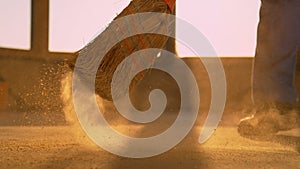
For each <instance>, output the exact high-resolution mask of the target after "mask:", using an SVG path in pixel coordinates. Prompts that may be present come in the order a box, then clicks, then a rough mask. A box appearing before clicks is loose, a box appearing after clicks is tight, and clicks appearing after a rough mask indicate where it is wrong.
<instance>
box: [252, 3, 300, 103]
mask: <svg viewBox="0 0 300 169" xmlns="http://www.w3.org/2000/svg"><path fill="white" fill-rule="evenodd" d="M257 38H258V39H257V49H256V56H255V60H254V70H253V100H254V103H255V104H259V103H261V102H266V101H276V102H282V103H292V104H293V103H296V102H297V98H298V94H297V91H296V89H295V86H294V75H295V67H296V55H297V49H298V47H299V42H300V0H262V6H261V11H260V23H259V27H258V36H257Z"/></svg>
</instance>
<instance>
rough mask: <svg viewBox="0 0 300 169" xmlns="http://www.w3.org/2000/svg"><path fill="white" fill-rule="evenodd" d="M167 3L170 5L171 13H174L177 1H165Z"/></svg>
mask: <svg viewBox="0 0 300 169" xmlns="http://www.w3.org/2000/svg"><path fill="white" fill-rule="evenodd" d="M165 2H166V4H168V6H169V8H170V10H171V12H172V13H173V11H174V8H175V3H176V0H165Z"/></svg>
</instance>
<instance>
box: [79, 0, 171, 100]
mask: <svg viewBox="0 0 300 169" xmlns="http://www.w3.org/2000/svg"><path fill="white" fill-rule="evenodd" d="M143 12H160V13H168V14H170V13H171V10H170V9H169V8H168V5H167V4H166V3H165V1H164V0H132V1H131V2H130V4H129V5H128V6H127V7H126V8H125V9H124V10H123V11H122V12H121V13H120V14H119V15H118V16H117V17H116V18H115V19H114V20H116V19H118V18H121V17H124V16H127V15H130V14H135V13H143ZM149 21H151V18H149ZM140 22H147V21H140ZM134 24H138V23H134ZM126 26H128V25H124V26H121V27H122V29H124V30H123V31H126ZM107 29H109V27H108V28H107ZM107 29H106V30H107ZM106 30H105V31H106ZM111 38H113V37H111ZM168 39H169V38H168V37H167V36H164V35H157V34H142V35H135V36H132V37H129V38H127V39H124V40H122V41H121V42H119V43H117V44H116V45H115V46H114V47H113V48H111V49H110V50H109V52H108V53H107V54H106V55H105V56H104V57H103V59H102V61H101V64H100V66H99V68H98V71H97V75H96V80H95V92H96V94H98V95H100V96H101V97H102V98H104V99H106V100H109V101H111V100H112V95H111V82H112V78H113V75H114V73H115V71H116V69H117V67H118V65H119V64H120V63H121V62H122V61H123V60H124V59H125V58H126V57H127V56H129V55H131V54H132V53H134V52H136V51H139V50H141V49H147V48H158V49H163V48H164V47H165V46H166V43H167V41H168ZM105 45H106V43H105V42H104V43H103V46H102V48H105ZM100 48H101V46H100ZM78 55H79V52H78V53H77V56H78ZM136 62H139V63H134V64H145V63H146V64H147V65H148V67H150V66H151V65H152V64H153V63H154V60H142V59H140V60H137V61H136ZM142 62H143V63H142ZM130 69H131V68H128V67H127V68H124V69H122V70H123V71H130ZM146 73H147V71H143V72H141V73H139V74H137V75H136V76H135V77H134V79H133V81H132V82H131V84H130V87H129V89H130V90H132V89H134V87H135V86H136V85H137V84H138V83H139V82H140V81H141V80H142V79H143V77H144V76H145V74H146ZM120 75H123V76H124V77H122V78H123V79H125V78H127V76H126V73H121V74H120ZM82 79H84V77H82ZM120 85H122V84H120ZM117 88H118V87H117ZM122 95H124V91H117V93H116V96H117V97H120V96H122Z"/></svg>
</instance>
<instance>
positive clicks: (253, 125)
mask: <svg viewBox="0 0 300 169" xmlns="http://www.w3.org/2000/svg"><path fill="white" fill-rule="evenodd" d="M298 125H299V114H298V111H297V110H296V109H295V106H293V105H290V104H282V103H274V102H271V103H263V104H260V105H259V106H257V107H256V108H255V111H254V114H253V115H251V116H249V117H246V118H244V119H242V120H241V121H240V124H239V126H238V132H239V133H240V134H241V135H244V136H265V135H273V134H276V133H277V132H279V131H287V130H291V129H294V128H297V127H298Z"/></svg>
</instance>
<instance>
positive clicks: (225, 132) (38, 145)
mask: <svg viewBox="0 0 300 169" xmlns="http://www.w3.org/2000/svg"><path fill="white" fill-rule="evenodd" d="M123 127H124V126H123ZM125 127H126V126H125ZM199 130H200V128H199V127H194V129H193V130H192V131H191V133H190V134H189V135H188V136H187V137H186V139H184V140H183V141H182V142H181V143H180V144H179V145H177V146H176V147H175V148H173V149H172V150H170V151H168V152H166V153H164V154H162V155H159V156H155V157H152V158H146V159H129V158H122V157H118V156H115V155H112V154H110V153H108V152H106V151H104V150H102V149H101V148H99V147H97V146H96V145H94V144H93V143H92V142H91V141H90V140H89V139H88V138H87V136H86V135H85V134H83V133H82V132H81V130H80V127H78V126H77V125H72V126H56V127H1V128H0V152H1V154H0V168H5V169H6V168H101V169H119V168H120V169H135V168H136V169H148V168H149V169H150V168H151V169H154V168H164V169H165V168H172V169H177V168H178V169H197V168H207V169H210V168H211V169H217V168H230V169H240V168H253V169H259V168H261V169H262V168H266V169H271V168H274V169H275V168H276V169H277V168H280V169H299V168H300V154H299V145H300V144H299V137H294V136H291V134H289V135H290V136H284V135H280V136H279V135H278V136H274V137H273V138H255V139H248V138H243V137H240V136H239V135H238V133H237V131H236V128H235V127H222V126H221V127H220V128H218V130H217V131H216V133H215V135H214V136H213V137H212V138H211V139H210V140H209V141H208V142H207V143H205V144H203V145H200V144H198V143H197V138H198V136H199ZM297 132H299V131H292V132H291V133H297ZM297 149H298V150H297Z"/></svg>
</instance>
